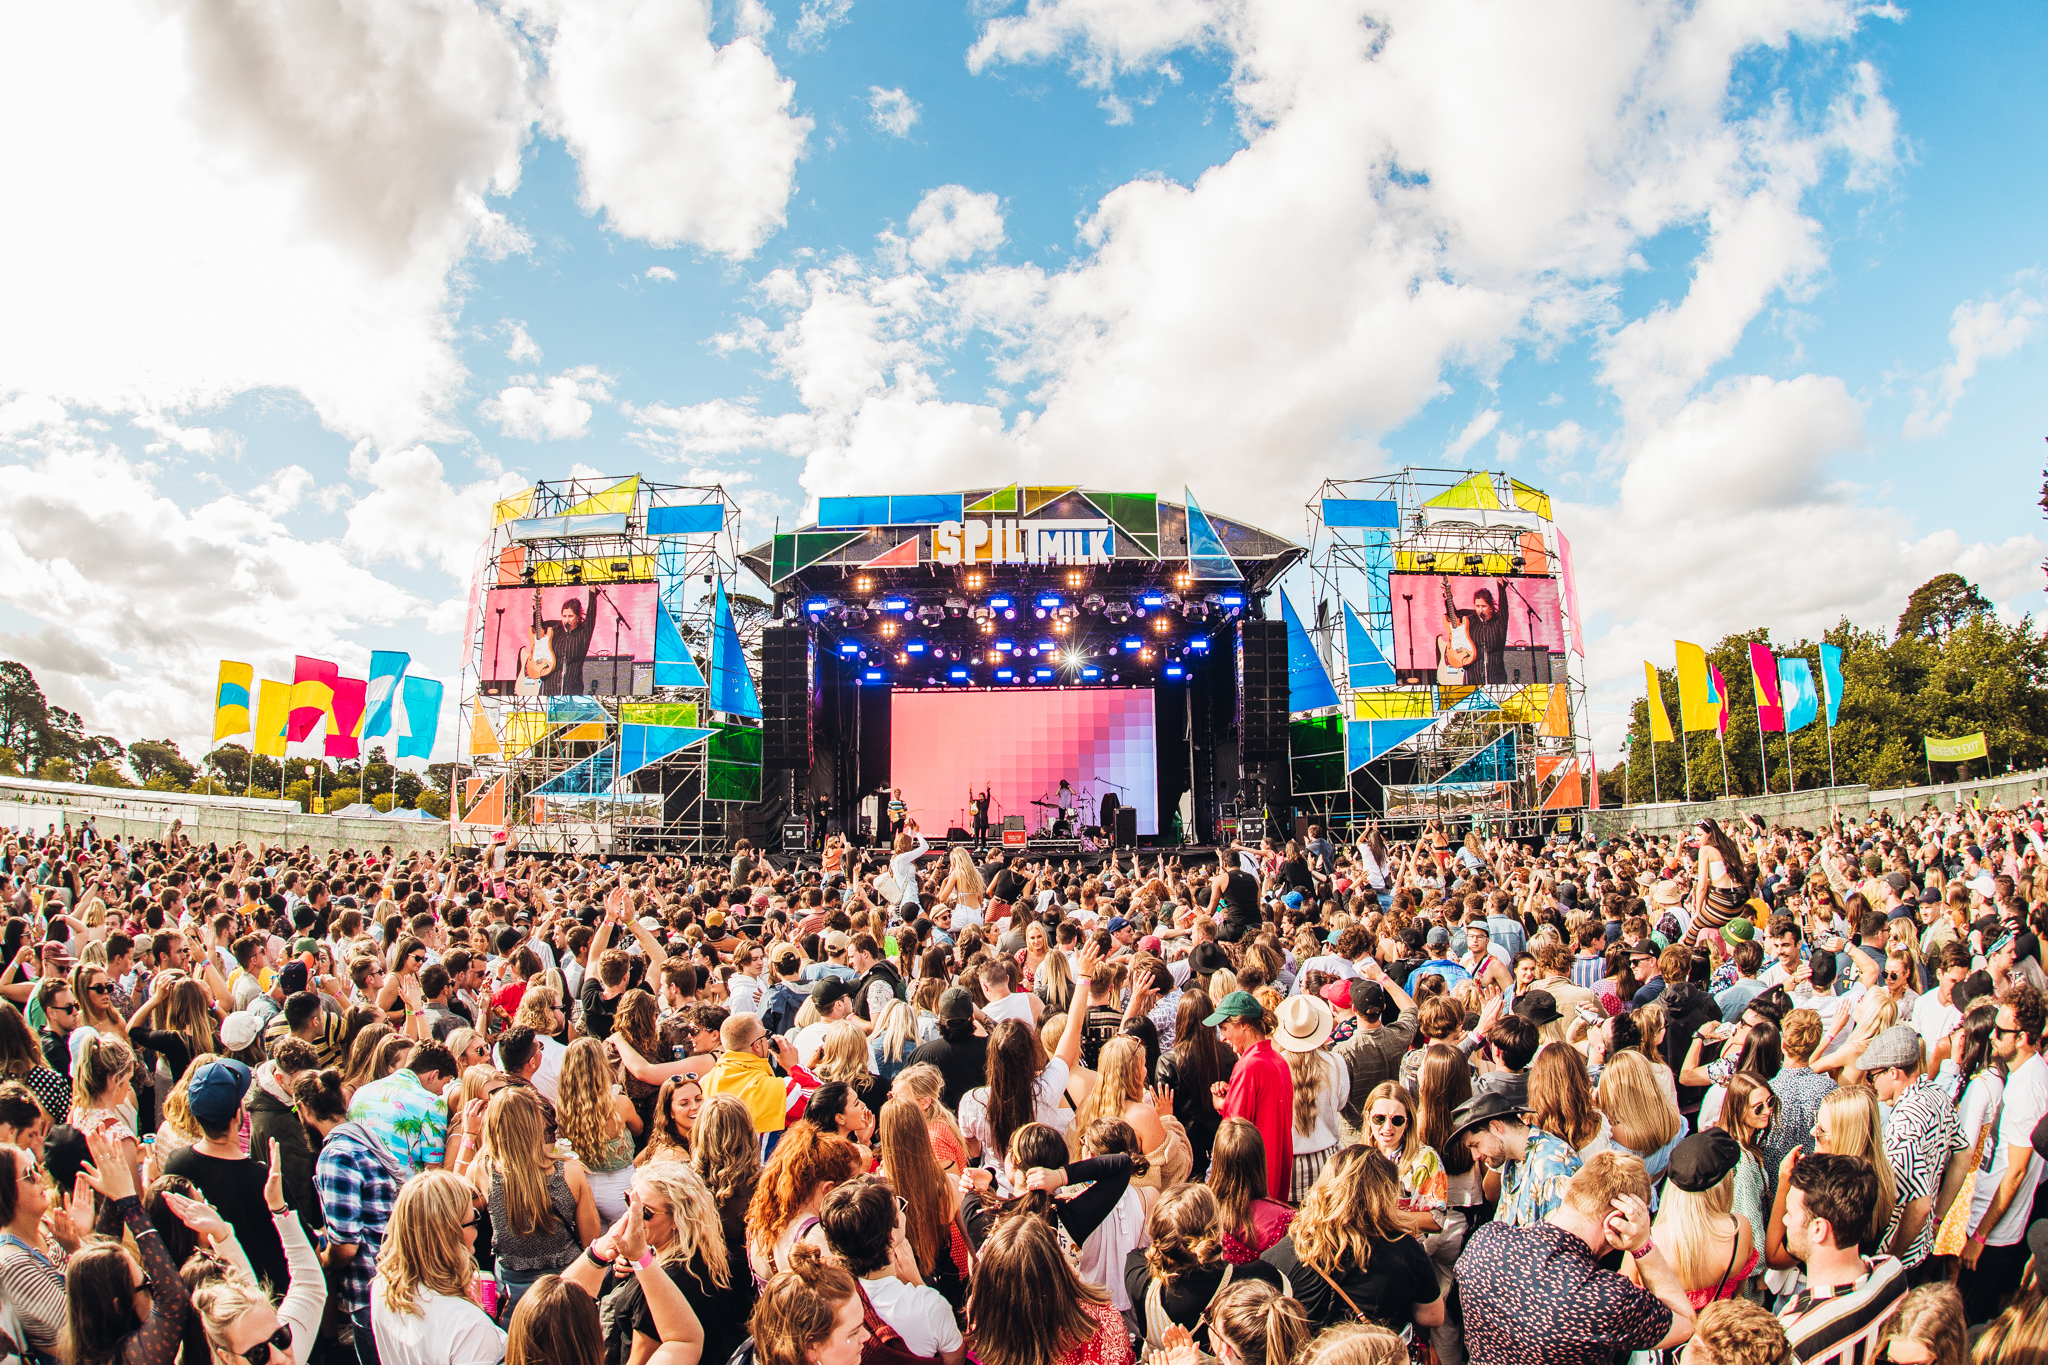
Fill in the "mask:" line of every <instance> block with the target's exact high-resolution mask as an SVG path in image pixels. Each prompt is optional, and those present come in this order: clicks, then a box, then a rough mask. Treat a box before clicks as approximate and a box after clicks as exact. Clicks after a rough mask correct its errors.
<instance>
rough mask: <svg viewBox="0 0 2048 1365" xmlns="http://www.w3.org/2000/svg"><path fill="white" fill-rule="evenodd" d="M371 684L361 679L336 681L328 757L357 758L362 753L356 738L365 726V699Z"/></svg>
mask: <svg viewBox="0 0 2048 1365" xmlns="http://www.w3.org/2000/svg"><path fill="white" fill-rule="evenodd" d="M368 688H369V683H367V682H365V681H364V680H363V679H361V678H336V679H335V680H334V729H333V730H332V731H331V732H330V733H329V734H328V736H327V745H326V749H327V757H329V758H355V757H357V756H358V755H359V754H360V753H361V752H362V745H361V744H360V742H359V741H358V740H357V738H356V736H357V734H358V733H359V732H360V731H361V729H362V724H363V699H364V694H365V692H366V691H367V689H368Z"/></svg>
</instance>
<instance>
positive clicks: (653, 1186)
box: [508, 1161, 754, 1365]
mask: <svg viewBox="0 0 2048 1365" xmlns="http://www.w3.org/2000/svg"><path fill="white" fill-rule="evenodd" d="M626 1198H627V1205H628V1207H627V1209H626V1211H625V1212H623V1213H621V1214H620V1215H619V1217H618V1218H617V1219H616V1220H614V1222H613V1223H612V1224H611V1226H610V1227H609V1228H608V1229H607V1230H606V1232H605V1233H604V1234H603V1235H602V1236H600V1237H599V1238H598V1239H597V1240H596V1241H595V1242H593V1243H591V1244H590V1246H588V1247H586V1248H585V1249H584V1253H583V1255H582V1257H581V1258H579V1259H578V1260H576V1261H574V1262H572V1263H571V1264H570V1266H569V1268H568V1269H567V1270H565V1271H563V1272H562V1278H563V1280H565V1281H566V1282H568V1283H569V1284H572V1285H575V1286H577V1287H578V1288H579V1289H581V1290H583V1291H584V1292H585V1293H587V1294H588V1295H589V1296H590V1297H591V1299H592V1300H594V1301H595V1303H596V1304H597V1305H599V1307H600V1309H601V1312H600V1317H601V1320H602V1321H603V1322H604V1323H605V1324H606V1328H605V1331H606V1341H605V1346H604V1358H605V1359H607V1360H616V1361H619V1362H622V1363H623V1362H632V1361H635V1360H638V1361H641V1362H642V1365H645V1362H646V1361H647V1360H648V1359H650V1358H651V1357H652V1356H654V1355H658V1354H660V1353H661V1351H662V1350H663V1349H664V1344H665V1343H668V1342H676V1343H678V1349H677V1351H675V1352H671V1354H687V1352H688V1350H689V1349H694V1350H695V1351H696V1352H697V1353H698V1354H699V1357H700V1358H701V1359H704V1360H716V1359H720V1358H724V1359H730V1358H731V1357H732V1354H733V1352H734V1351H736V1350H738V1349H739V1347H740V1345H741V1343H742V1342H744V1340H745V1339H746V1322H747V1315H748V1314H749V1313H750V1312H752V1311H753V1307H754V1286H753V1281H752V1279H751V1277H749V1276H748V1275H747V1274H746V1273H745V1271H744V1269H740V1270H739V1271H738V1272H737V1273H735V1266H734V1262H733V1260H732V1258H731V1257H730V1255H729V1254H728V1252H727V1248H726V1245H725V1233H724V1230H723V1227H722V1226H721V1223H720V1219H719V1213H718V1204H717V1201H716V1200H714V1199H713V1198H712V1197H711V1191H710V1190H709V1189H708V1188H706V1186H705V1184H704V1181H703V1179H702V1178H701V1177H700V1176H698V1174H697V1173H696V1172H695V1171H693V1170H691V1169H690V1168H689V1167H688V1166H686V1165H683V1164H682V1163H680V1162H676V1161H658V1162H654V1163H652V1164H650V1165H647V1166H642V1167H640V1168H638V1169H637V1170H635V1171H634V1173H633V1183H632V1186H631V1188H630V1189H629V1190H628V1191H627V1196H626ZM643 1256H644V1257H648V1258H651V1261H652V1262H653V1263H655V1265H658V1266H659V1269H660V1271H661V1272H662V1274H661V1277H660V1278H662V1279H664V1280H665V1281H666V1282H667V1283H668V1284H669V1285H670V1286H672V1287H673V1290H674V1292H675V1293H677V1294H678V1295H679V1296H680V1297H681V1299H682V1301H683V1304H684V1306H685V1307H686V1308H687V1309H688V1316H689V1322H688V1330H687V1331H684V1332H680V1333H679V1332H678V1331H677V1330H676V1325H675V1324H673V1323H671V1324H668V1325H667V1326H666V1327H665V1326H664V1324H663V1321H662V1319H663V1316H664V1314H663V1312H662V1307H661V1305H660V1304H657V1303H655V1302H654V1301H653V1300H652V1299H651V1298H650V1297H649V1295H648V1294H647V1292H646V1289H647V1285H648V1281H647V1280H646V1278H645V1275H644V1272H643V1269H642V1267H641V1265H640V1262H641V1261H642V1259H643ZM653 1268H655V1267H654V1265H649V1266H648V1267H646V1269H653ZM546 1283H547V1281H546V1280H545V1279H543V1280H542V1281H540V1282H539V1283H538V1284H537V1285H536V1287H535V1289H534V1290H531V1291H529V1298H531V1297H532V1296H533V1295H535V1294H537V1293H539V1286H540V1285H541V1284H546ZM664 1292H666V1291H664ZM521 1307H522V1310H523V1309H524V1307H525V1306H524V1305H522V1306H521ZM677 1316H679V1315H677ZM519 1319H520V1314H518V1313H515V1314H514V1315H513V1319H512V1323H511V1325H510V1328H509V1330H510V1332H511V1335H512V1336H513V1338H514V1339H515V1340H516V1339H517V1337H518V1335H519ZM509 1358H510V1357H509V1355H508V1359H509ZM561 1358H562V1357H560V1356H550V1357H548V1359H549V1360H559V1359H561Z"/></svg>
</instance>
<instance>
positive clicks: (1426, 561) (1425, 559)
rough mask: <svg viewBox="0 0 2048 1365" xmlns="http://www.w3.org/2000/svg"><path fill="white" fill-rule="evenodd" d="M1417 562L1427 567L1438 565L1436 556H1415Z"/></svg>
mask: <svg viewBox="0 0 2048 1365" xmlns="http://www.w3.org/2000/svg"><path fill="white" fill-rule="evenodd" d="M1415 562H1416V563H1417V564H1421V565H1424V566H1427V565H1430V564H1434V563H1436V556H1435V555H1434V554H1419V555H1417V556H1415Z"/></svg>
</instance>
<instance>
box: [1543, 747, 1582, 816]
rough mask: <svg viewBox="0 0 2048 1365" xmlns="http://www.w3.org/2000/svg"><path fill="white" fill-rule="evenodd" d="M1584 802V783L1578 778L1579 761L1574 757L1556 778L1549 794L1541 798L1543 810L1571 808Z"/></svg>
mask: <svg viewBox="0 0 2048 1365" xmlns="http://www.w3.org/2000/svg"><path fill="white" fill-rule="evenodd" d="M1585 804H1586V794H1585V783H1584V782H1582V781H1581V780H1580V778H1579V761H1578V760H1577V759H1576V758H1575V759H1573V760H1572V765H1571V766H1570V767H1569V768H1566V769H1565V770H1564V772H1563V773H1562V774H1561V775H1559V777H1558V779H1557V786H1556V787H1554V788H1552V789H1551V793H1550V795H1548V796H1546V797H1544V798H1543V809H1545V810H1571V809H1573V808H1574V807H1577V806H1583V805H1585Z"/></svg>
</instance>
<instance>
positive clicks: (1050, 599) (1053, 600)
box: [1038, 592, 1066, 610]
mask: <svg viewBox="0 0 2048 1365" xmlns="http://www.w3.org/2000/svg"><path fill="white" fill-rule="evenodd" d="M1065 600H1066V599H1065V598H1063V597H1061V596H1060V595H1059V594H1058V593H1051V592H1049V593H1046V594H1045V595H1044V596H1042V597H1040V598H1039V599H1038V605H1039V607H1041V608H1042V609H1045V610H1051V609H1052V608H1053V607H1057V606H1059V605H1060V604H1061V603H1062V602H1064V601H1065Z"/></svg>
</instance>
